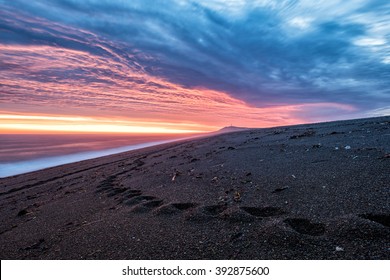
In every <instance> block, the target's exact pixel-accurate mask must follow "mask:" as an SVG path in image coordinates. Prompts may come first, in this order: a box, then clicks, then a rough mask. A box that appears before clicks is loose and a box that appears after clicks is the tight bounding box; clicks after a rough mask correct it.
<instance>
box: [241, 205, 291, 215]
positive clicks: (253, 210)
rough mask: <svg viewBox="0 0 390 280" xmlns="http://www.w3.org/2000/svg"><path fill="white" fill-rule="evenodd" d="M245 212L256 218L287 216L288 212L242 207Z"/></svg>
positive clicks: (269, 208) (277, 209)
mask: <svg viewBox="0 0 390 280" xmlns="http://www.w3.org/2000/svg"><path fill="white" fill-rule="evenodd" d="M240 208H241V209H242V210H244V211H245V212H247V213H249V214H251V215H253V216H256V217H272V216H279V215H283V214H286V212H285V211H284V210H283V209H281V208H277V207H262V208H260V207H240Z"/></svg>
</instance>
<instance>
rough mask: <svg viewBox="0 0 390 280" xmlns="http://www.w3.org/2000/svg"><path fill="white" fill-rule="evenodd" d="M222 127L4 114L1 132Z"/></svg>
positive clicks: (201, 130)
mask: <svg viewBox="0 0 390 280" xmlns="http://www.w3.org/2000/svg"><path fill="white" fill-rule="evenodd" d="M216 129H218V128H217V127H211V126H205V125H203V126H202V125H200V124H192V123H168V122H163V121H161V122H158V121H155V122H147V121H132V120H126V119H106V118H97V117H96V118H94V117H83V116H72V117H69V116H49V115H15V114H0V134H4V133H26V134H28V133H37V132H45V133H59V132H61V133H74V132H77V133H138V134H186V133H187V134H188V133H204V132H210V131H213V130H216Z"/></svg>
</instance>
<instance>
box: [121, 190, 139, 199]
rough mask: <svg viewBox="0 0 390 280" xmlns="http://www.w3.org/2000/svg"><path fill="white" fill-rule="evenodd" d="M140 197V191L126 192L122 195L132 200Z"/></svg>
mask: <svg viewBox="0 0 390 280" xmlns="http://www.w3.org/2000/svg"><path fill="white" fill-rule="evenodd" d="M140 195H142V192H141V191H140V190H128V191H127V192H125V193H124V196H125V197H126V198H132V197H135V196H140Z"/></svg>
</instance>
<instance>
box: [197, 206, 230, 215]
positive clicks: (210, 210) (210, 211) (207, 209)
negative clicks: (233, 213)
mask: <svg viewBox="0 0 390 280" xmlns="http://www.w3.org/2000/svg"><path fill="white" fill-rule="evenodd" d="M226 209H227V206H226V205H210V206H204V207H203V213H205V214H207V215H210V216H217V215H219V214H221V213H222V212H223V211H225V210H226Z"/></svg>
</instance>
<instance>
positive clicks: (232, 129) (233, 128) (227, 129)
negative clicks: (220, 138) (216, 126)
mask: <svg viewBox="0 0 390 280" xmlns="http://www.w3.org/2000/svg"><path fill="white" fill-rule="evenodd" d="M248 129H250V128H249V127H238V126H225V127H224V128H221V129H220V130H217V131H216V132H215V133H218V134H219V133H228V132H236V131H243V130H248Z"/></svg>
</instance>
